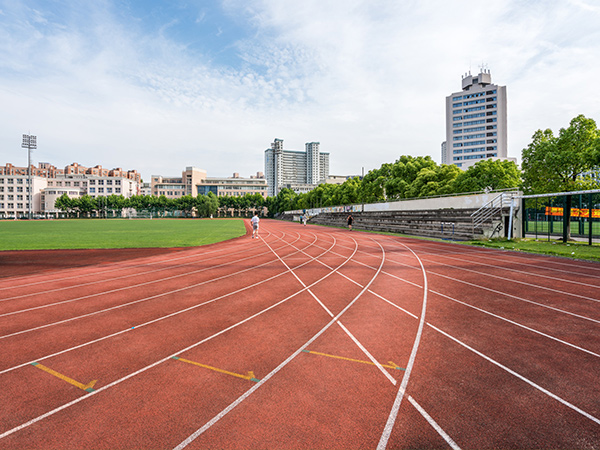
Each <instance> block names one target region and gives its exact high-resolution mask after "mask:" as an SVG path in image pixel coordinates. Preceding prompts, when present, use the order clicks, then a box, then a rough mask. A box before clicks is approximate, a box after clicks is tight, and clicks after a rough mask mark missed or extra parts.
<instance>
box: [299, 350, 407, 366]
mask: <svg viewBox="0 0 600 450" xmlns="http://www.w3.org/2000/svg"><path fill="white" fill-rule="evenodd" d="M302 351H303V352H304V353H311V354H313V355H319V356H327V357H328V358H335V359H343V360H344V361H352V362H357V363H362V364H370V365H372V366H374V365H375V363H373V362H371V361H362V360H360V359H352V358H346V357H344V356H336V355H328V354H327V353H320V352H315V351H312V350H302ZM388 364H389V365H388ZM388 364H381V367H387V368H388V369H394V370H406V369H404V368H402V367H400V366H399V365H398V364H396V363H395V362H393V361H388Z"/></svg>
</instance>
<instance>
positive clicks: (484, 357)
mask: <svg viewBox="0 0 600 450" xmlns="http://www.w3.org/2000/svg"><path fill="white" fill-rule="evenodd" d="M427 326H429V327H431V328H433V329H434V330H435V331H437V332H438V333H440V334H442V335H444V336H446V337H447V338H449V339H451V340H453V341H454V342H456V343H457V344H459V345H462V346H463V347H464V348H466V349H467V350H470V351H472V352H473V353H475V354H476V355H477V356H480V357H481V358H483V359H485V360H486V361H488V362H490V363H492V364H494V365H495V366H497V367H499V368H501V369H502V370H504V371H506V372H508V373H510V374H511V375H513V376H515V377H517V378H518V379H519V380H521V381H524V382H525V383H527V384H528V385H530V386H531V387H533V388H535V389H537V390H538V391H540V392H542V393H544V394H546V395H547V396H548V397H550V398H553V399H554V400H556V401H558V402H559V403H562V404H563V405H565V406H566V407H568V408H570V409H572V410H573V411H575V412H577V413H579V414H581V415H582V416H584V417H587V418H588V419H590V420H591V421H593V422H595V423H596V424H598V425H600V419H598V418H596V417H594V416H592V415H591V414H589V413H587V412H585V411H584V410H582V409H581V408H578V407H577V406H575V405H573V404H572V403H569V402H568V401H566V400H564V399H562V398H561V397H559V396H558V395H556V394H553V393H552V392H550V391H549V390H547V389H544V388H543V387H541V386H540V385H539V384H536V383H534V382H533V381H531V380H530V379H528V378H525V377H524V376H523V375H521V374H519V373H517V372H515V371H514V370H512V369H509V368H508V367H506V366H505V365H503V364H500V363H499V362H498V361H496V360H494V359H492V358H490V357H489V356H486V355H484V354H483V353H481V352H480V351H477V350H475V349H474V348H473V347H470V346H468V345H467V344H465V343H464V342H462V341H460V340H459V339H457V338H455V337H454V336H451V335H449V334H448V333H446V332H444V331H442V330H440V329H439V328H437V327H435V326H434V325H431V324H430V323H427Z"/></svg>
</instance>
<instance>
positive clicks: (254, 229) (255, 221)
mask: <svg viewBox="0 0 600 450" xmlns="http://www.w3.org/2000/svg"><path fill="white" fill-rule="evenodd" d="M250 222H251V223H252V239H254V238H255V237H256V238H258V222H260V219H259V218H258V213H257V212H255V213H254V217H252V219H251V220H250Z"/></svg>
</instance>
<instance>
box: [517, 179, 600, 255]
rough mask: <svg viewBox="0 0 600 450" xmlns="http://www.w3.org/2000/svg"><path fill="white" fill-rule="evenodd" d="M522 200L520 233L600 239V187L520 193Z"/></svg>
mask: <svg viewBox="0 0 600 450" xmlns="http://www.w3.org/2000/svg"><path fill="white" fill-rule="evenodd" d="M569 197H570V204H569ZM522 202H523V203H522V208H523V236H526V237H534V236H535V238H536V239H548V240H551V239H559V238H562V239H563V240H566V239H576V240H581V241H586V240H587V241H588V243H589V244H590V245H591V244H592V242H598V241H600V190H595V191H579V192H572V193H565V194H544V195H530V196H523V197H522ZM569 209H570V212H571V214H570V221H568V220H567V218H568V215H567V214H566V211H567V210H569ZM569 226H570V233H569V229H568V228H569Z"/></svg>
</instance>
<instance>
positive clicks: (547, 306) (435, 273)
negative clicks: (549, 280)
mask: <svg viewBox="0 0 600 450" xmlns="http://www.w3.org/2000/svg"><path fill="white" fill-rule="evenodd" d="M429 274H431V275H436V276H438V277H442V278H446V279H448V280H452V281H455V282H457V283H462V284H466V285H467V286H473V287H474V288H477V289H482V290H484V291H488V292H493V293H494V294H499V295H503V296H506V297H510V298H513V299H515V300H519V301H521V302H525V303H530V304H532V305H536V306H540V307H542V308H546V309H551V310H553V311H556V312H559V313H562V314H567V315H569V316H573V317H577V318H579V319H583V320H589V321H591V322H596V323H600V320H596V319H592V318H591V317H587V316H582V315H581V314H575V313H573V312H570V311H566V310H564V309H560V308H555V307H554V306H550V305H544V304H543V303H538V302H534V301H533V300H528V299H526V298H522V297H518V296H516V295H512V294H507V293H506V292H501V291H497V290H495V289H491V288H488V287H485V286H480V285H478V284H474V283H470V282H468V281H464V280H461V279H458V278H453V277H449V276H447V275H442V274H441V273H437V272H431V271H430V272H429Z"/></svg>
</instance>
